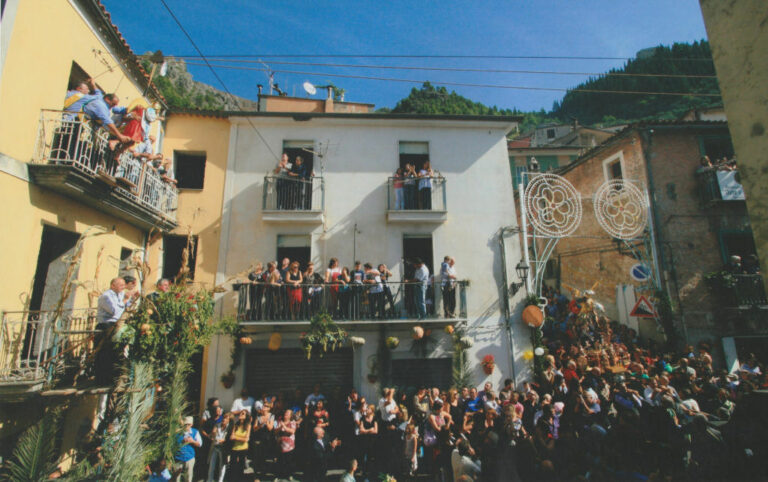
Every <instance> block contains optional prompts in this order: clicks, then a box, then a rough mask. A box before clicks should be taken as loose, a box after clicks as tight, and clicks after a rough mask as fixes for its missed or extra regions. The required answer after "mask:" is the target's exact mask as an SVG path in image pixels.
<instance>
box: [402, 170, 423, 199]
mask: <svg viewBox="0 0 768 482" xmlns="http://www.w3.org/2000/svg"><path fill="white" fill-rule="evenodd" d="M418 176H419V175H418V174H417V173H416V168H415V167H414V165H413V164H410V163H406V164H405V172H404V173H403V178H404V179H405V180H404V181H403V189H404V191H403V193H404V194H405V206H404V207H405V209H418V201H417V200H416V178H417V177H418Z"/></svg>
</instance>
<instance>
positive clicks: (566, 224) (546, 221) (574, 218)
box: [524, 174, 581, 238]
mask: <svg viewBox="0 0 768 482" xmlns="http://www.w3.org/2000/svg"><path fill="white" fill-rule="evenodd" d="M524 197H525V209H526V211H527V213H528V220H529V221H530V223H531V224H532V225H533V226H534V227H535V228H536V229H538V230H539V231H541V232H542V233H543V234H545V235H547V236H552V237H555V238H562V237H564V236H568V235H570V234H573V232H574V231H576V228H578V227H579V223H581V197H580V196H579V192H578V191H577V190H576V188H574V187H573V184H571V183H570V182H569V181H568V180H567V179H565V178H564V177H562V176H558V175H556V174H537V175H535V176H533V178H532V179H531V181H530V182H529V183H528V185H527V186H526V187H525V193H524Z"/></svg>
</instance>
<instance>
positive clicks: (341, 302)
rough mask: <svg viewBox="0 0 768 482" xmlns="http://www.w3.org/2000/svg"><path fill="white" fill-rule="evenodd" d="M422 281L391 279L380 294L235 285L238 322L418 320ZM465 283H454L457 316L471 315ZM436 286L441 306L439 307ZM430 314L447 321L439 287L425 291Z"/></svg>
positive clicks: (350, 287) (367, 289)
mask: <svg viewBox="0 0 768 482" xmlns="http://www.w3.org/2000/svg"><path fill="white" fill-rule="evenodd" d="M418 285H419V283H412V282H407V283H406V282H391V281H390V282H387V283H386V284H384V285H383V291H382V292H381V293H375V292H374V290H373V289H372V288H371V285H369V284H363V285H361V284H357V285H355V284H347V285H340V284H303V285H300V286H299V287H297V288H294V287H291V286H286V285H284V284H280V285H270V284H267V283H262V282H252V283H236V284H234V286H233V287H234V289H235V291H236V292H237V319H238V321H241V322H244V321H309V320H311V319H312V317H313V316H315V315H316V314H318V313H321V312H327V313H329V314H330V315H331V316H332V317H333V318H334V319H335V320H346V321H364V320H416V319H418V317H419V313H418V310H417V305H416V296H417V294H416V290H417V289H419V287H418ZM468 286H469V283H468V282H467V281H456V282H455V290H454V295H453V298H454V302H453V305H452V307H453V315H454V317H456V318H459V319H465V318H466V317H467V289H468ZM435 289H437V290H438V291H440V298H439V299H440V302H441V306H439V307H438V306H436V303H435V299H436V298H435ZM425 302H426V310H427V317H428V318H432V319H444V318H445V316H444V314H445V308H446V306H445V304H446V303H449V305H448V308H451V305H450V301H449V300H446V299H444V297H443V296H442V289H441V287H440V286H437V287H434V286H432V285H429V286H428V287H427V293H426V299H425Z"/></svg>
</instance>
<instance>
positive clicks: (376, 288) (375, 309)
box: [363, 263, 384, 318]
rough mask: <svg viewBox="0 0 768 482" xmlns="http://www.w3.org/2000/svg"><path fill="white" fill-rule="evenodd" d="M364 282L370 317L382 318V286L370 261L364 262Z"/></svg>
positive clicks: (377, 273)
mask: <svg viewBox="0 0 768 482" xmlns="http://www.w3.org/2000/svg"><path fill="white" fill-rule="evenodd" d="M363 282H364V283H365V284H367V285H370V286H369V289H368V309H369V311H370V313H369V314H370V316H371V318H384V286H382V284H381V276H380V273H379V272H378V271H377V270H375V269H373V266H371V264H370V263H365V280H364V281H363Z"/></svg>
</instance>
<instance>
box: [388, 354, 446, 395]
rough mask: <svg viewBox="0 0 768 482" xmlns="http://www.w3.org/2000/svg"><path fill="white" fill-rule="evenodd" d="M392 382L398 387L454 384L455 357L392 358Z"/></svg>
mask: <svg viewBox="0 0 768 482" xmlns="http://www.w3.org/2000/svg"><path fill="white" fill-rule="evenodd" d="M392 383H393V384H394V385H395V386H396V387H398V388H408V387H415V388H418V387H421V386H425V387H437V388H440V389H447V388H449V387H450V386H451V385H452V384H453V358H404V359H399V360H392Z"/></svg>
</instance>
